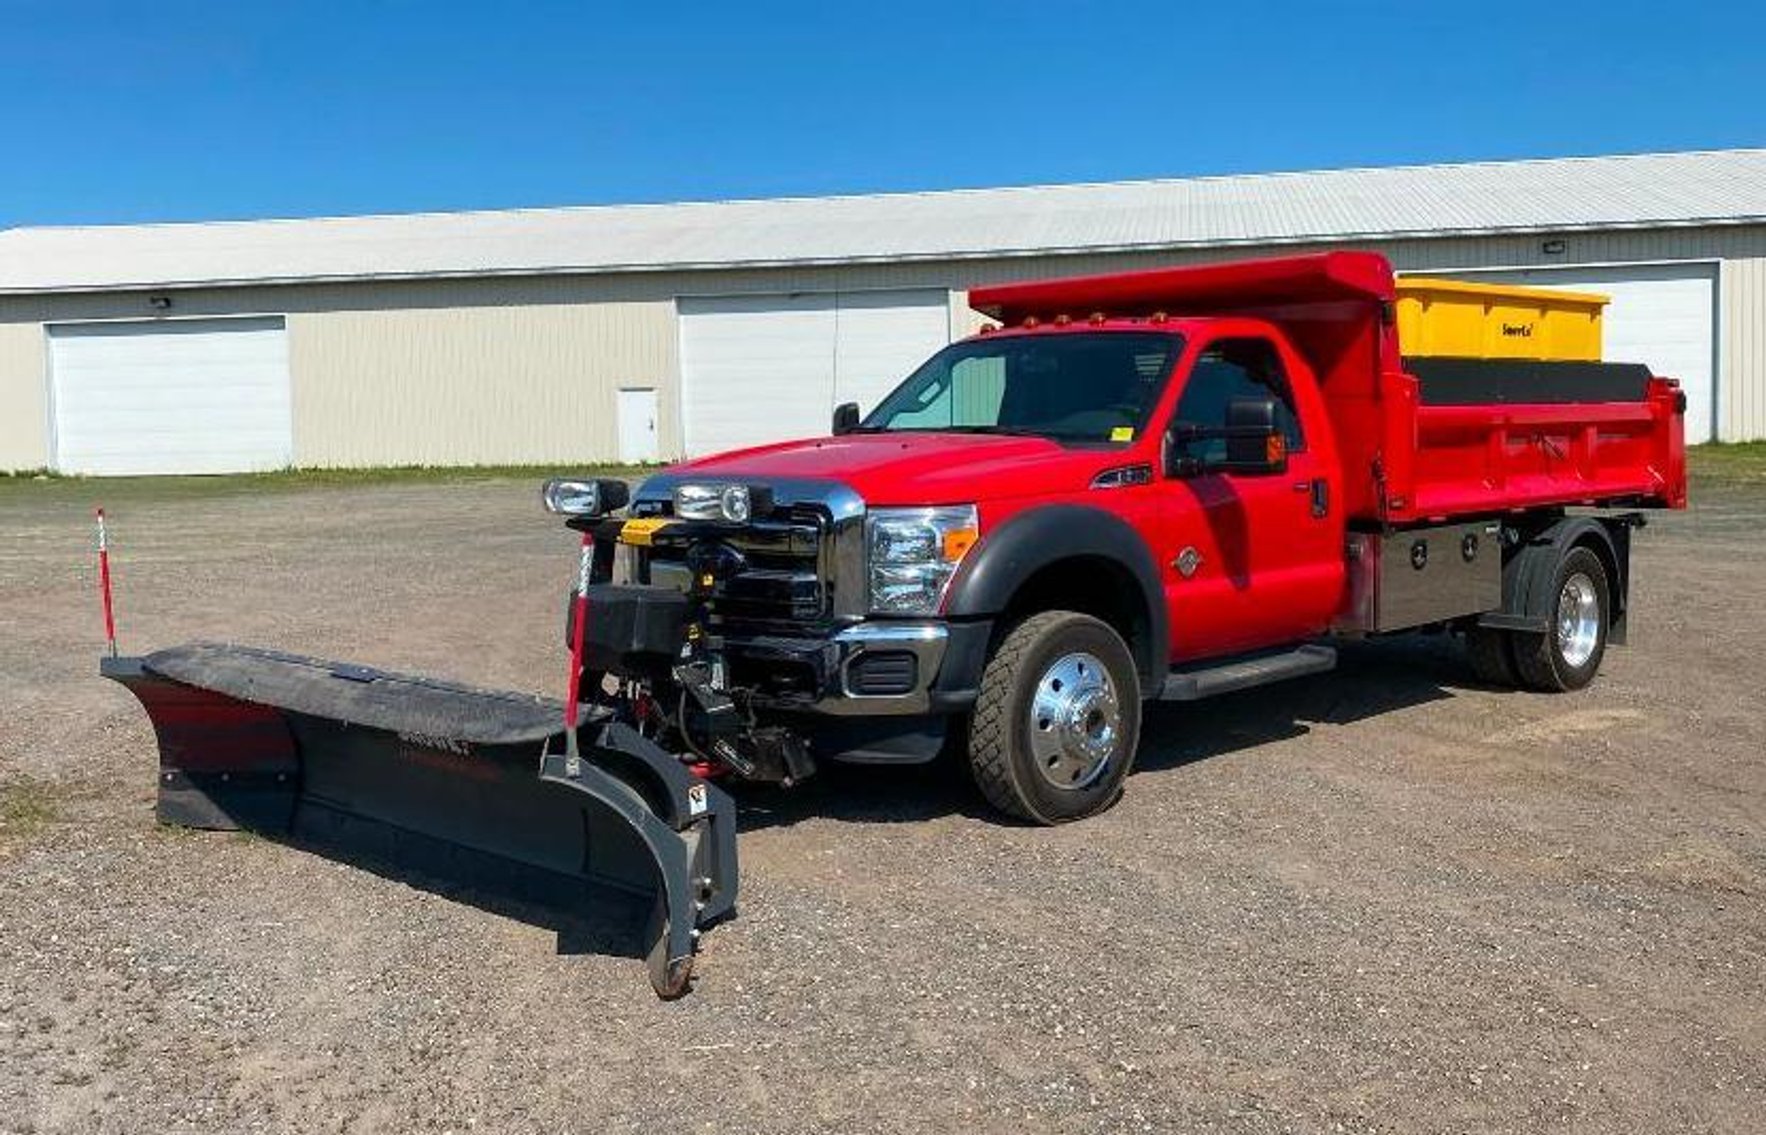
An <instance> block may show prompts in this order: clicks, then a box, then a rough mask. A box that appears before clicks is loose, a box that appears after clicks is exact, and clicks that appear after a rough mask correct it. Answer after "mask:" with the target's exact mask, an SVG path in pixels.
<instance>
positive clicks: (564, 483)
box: [540, 477, 631, 516]
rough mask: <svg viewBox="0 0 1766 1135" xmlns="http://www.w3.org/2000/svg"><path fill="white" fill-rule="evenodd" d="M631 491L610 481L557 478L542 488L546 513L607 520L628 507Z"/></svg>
mask: <svg viewBox="0 0 1766 1135" xmlns="http://www.w3.org/2000/svg"><path fill="white" fill-rule="evenodd" d="M630 497H631V490H630V489H629V488H627V487H626V483H625V482H624V481H616V480H614V479H612V478H611V477H602V478H590V477H554V478H552V479H551V480H550V481H547V482H546V483H545V484H544V485H542V486H540V502H541V503H542V504H544V505H545V506H546V511H547V512H556V513H561V514H563V515H564V516H605V515H606V514H607V513H610V512H612V511H614V510H615V509H620V508H624V507H625V503H626V501H627V500H628V499H630Z"/></svg>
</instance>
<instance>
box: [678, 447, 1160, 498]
mask: <svg viewBox="0 0 1766 1135" xmlns="http://www.w3.org/2000/svg"><path fill="white" fill-rule="evenodd" d="M1124 460H1126V459H1125V457H1124V455H1123V453H1122V452H1121V451H1120V450H1117V449H1114V448H1110V449H1104V448H1074V447H1071V446H1065V445H1061V444H1059V443H1057V442H1053V441H1049V440H1047V439H1044V438H1037V437H1002V436H998V435H990V434H944V433H892V434H847V435H846V436H844V437H824V438H811V439H808V440H805V441H788V442H781V443H780V444H777V445H768V446H761V447H759V448H756V449H742V450H737V451H735V452H733V453H720V454H717V455H716V456H713V457H702V458H699V459H698V460H695V461H688V462H684V463H682V464H680V465H676V466H675V467H674V468H672V469H670V470H669V475H670V479H671V480H673V479H676V478H680V479H690V478H691V477H693V476H696V475H703V476H706V477H716V478H718V479H720V480H722V479H727V480H746V481H754V482H758V483H762V484H764V483H766V482H768V481H778V480H791V479H810V480H819V481H839V482H840V483H842V484H845V485H847V486H849V487H851V488H852V489H853V490H854V491H856V492H857V493H858V494H859V495H860V496H861V497H863V498H864V499H865V501H866V503H867V504H871V505H935V504H963V503H968V502H973V501H982V500H989V499H995V500H997V499H1000V498H1004V497H1020V496H1035V495H1048V494H1053V493H1067V492H1075V491H1080V490H1083V489H1084V488H1085V487H1086V486H1087V485H1089V484H1090V483H1091V480H1092V478H1093V477H1094V476H1096V475H1097V473H1098V472H1099V471H1100V470H1102V469H1105V468H1108V467H1110V466H1112V465H1117V464H1121V463H1123V462H1124Z"/></svg>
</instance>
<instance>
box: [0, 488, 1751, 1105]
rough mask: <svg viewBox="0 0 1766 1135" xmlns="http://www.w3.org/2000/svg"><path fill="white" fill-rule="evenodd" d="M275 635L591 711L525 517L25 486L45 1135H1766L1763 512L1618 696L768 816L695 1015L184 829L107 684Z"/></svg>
mask: <svg viewBox="0 0 1766 1135" xmlns="http://www.w3.org/2000/svg"><path fill="white" fill-rule="evenodd" d="M99 488H102V489H103V492H104V493H105V495H106V498H107V499H106V502H105V503H106V504H108V505H109V506H110V509H111V512H112V514H113V517H114V527H115V546H116V556H117V561H118V562H117V575H118V586H119V588H120V596H119V606H120V617H121V621H122V626H123V636H124V646H125V649H129V648H135V649H147V648H151V647H153V646H161V645H168V644H171V643H174V642H178V641H183V640H186V639H191V638H197V637H221V638H230V639H233V640H236V641H244V642H259V643H265V644H271V645H278V646H282V647H286V648H288V649H292V650H298V651H303V652H309V653H314V654H320V655H324V656H329V657H337V658H350V659H357V660H361V661H366V662H372V663H375V664H379V665H383V666H386V667H389V668H414V669H418V670H426V671H433V672H438V673H442V674H447V675H451V676H454V677H459V678H463V679H466V680H470V681H474V682H479V683H482V684H487V685H493V686H509V687H513V688H519V689H534V690H546V691H552V690H554V689H555V688H556V687H557V686H558V684H559V679H560V678H561V677H562V674H563V666H562V661H561V658H560V655H559V649H558V645H557V644H558V626H557V620H558V615H559V598H558V596H559V592H560V590H561V588H562V587H563V586H564V585H565V581H566V580H567V579H568V577H569V574H570V571H571V566H572V562H571V561H572V552H571V538H570V535H569V534H568V533H566V532H564V531H563V530H562V529H560V528H559V527H557V526H556V525H555V524H553V523H551V522H550V521H549V520H548V519H547V518H545V517H543V516H542V515H540V514H539V513H538V509H537V505H536V503H535V500H534V493H533V486H532V484H531V483H529V482H528V481H526V480H462V481H459V482H457V483H439V482H395V483H389V484H379V485H375V484H358V485H349V484H343V485H335V484H321V485H312V486H303V485H299V484H295V485H283V486H275V487H268V488H266V487H264V486H261V485H260V486H256V487H240V486H238V485H223V486H218V487H209V488H192V487H190V486H189V485H187V484H183V483H176V482H174V483H167V484H162V485H146V486H143V485H140V484H120V485H107V486H92V485H80V484H77V483H66V482H50V483H41V484H39V483H23V484H20V483H0V792H3V793H4V796H3V797H0V1131H6V1132H14V1131H17V1132H25V1131H38V1132H41V1131H63V1130H69V1131H88V1130H92V1131H117V1132H125V1131H126V1132H136V1131H178V1130H205V1131H241V1130H299V1131H339V1132H357V1131H382V1130H386V1131H401V1130H422V1131H429V1130H435V1131H447V1130H451V1131H460V1132H464V1131H467V1130H479V1131H497V1132H522V1131H583V1132H616V1131H643V1132H646V1133H650V1135H654V1133H656V1132H661V1131H686V1130H728V1131H812V1130H849V1131H918V1130H958V1129H961V1130H966V1131H1013V1132H1017V1131H1026V1130H1072V1131H1158V1130H1172V1131H1243V1132H1263V1131H1272V1132H1273V1131H1392V1132H1422V1131H1479V1132H1482V1131H1540V1130H1547V1129H1554V1130H1556V1129H1561V1130H1570V1131H1612V1132H1628V1133H1629V1132H1640V1131H1736V1132H1743V1131H1759V1130H1762V1129H1763V1128H1766V903H1763V902H1762V896H1766V764H1763V762H1762V757H1761V754H1762V753H1766V683H1763V682H1762V680H1761V676H1760V666H1759V657H1760V644H1761V641H1762V631H1763V630H1766V625H1763V624H1766V616H1763V614H1762V612H1763V610H1766V575H1763V574H1762V573H1761V571H1760V566H1759V565H1760V563H1761V561H1762V559H1763V558H1766V491H1762V490H1760V489H1754V490H1741V489H1730V490H1721V491H1709V492H1706V493H1705V494H1704V495H1703V496H1702V498H1701V500H1700V505H1699V507H1698V508H1697V509H1696V510H1694V511H1693V512H1691V513H1688V514H1684V515H1677V516H1670V517H1664V518H1661V519H1659V520H1658V521H1657V523H1655V524H1654V525H1652V527H1651V528H1650V529H1649V530H1648V531H1647V532H1646V533H1644V534H1643V536H1642V538H1641V540H1640V544H1639V547H1638V552H1637V572H1638V585H1637V588H1636V592H1635V599H1636V614H1635V616H1634V618H1633V628H1632V630H1633V644H1634V645H1633V646H1631V647H1630V648H1629V649H1624V650H1617V651H1615V652H1613V653H1612V654H1610V655H1609V656H1608V663H1607V667H1606V671H1605V673H1604V675H1603V676H1602V678H1601V679H1600V680H1599V681H1598V682H1597V683H1596V685H1595V686H1594V687H1593V688H1592V689H1590V690H1588V691H1586V692H1585V693H1583V694H1580V695H1573V696H1568V697H1542V696H1534V695H1527V694H1516V693H1509V692H1498V691H1489V690H1483V689H1479V688H1477V687H1476V686H1475V685H1474V684H1473V683H1472V682H1471V680H1470V678H1469V676H1468V674H1467V672H1466V671H1465V670H1464V669H1463V667H1462V665H1461V662H1460V660H1459V657H1458V656H1457V654H1456V653H1455V651H1454V650H1453V649H1452V648H1451V646H1450V645H1448V644H1446V643H1442V642H1438V641H1430V640H1420V641H1415V642H1394V643H1387V644H1381V645H1378V646H1362V647H1356V648H1353V649H1350V650H1346V651H1345V659H1344V665H1343V667H1342V668H1341V670H1340V671H1339V672H1337V673H1336V674H1334V675H1331V676H1328V677H1325V678H1322V679H1316V680H1310V681H1305V682H1298V683H1294V684H1292V685H1290V686H1288V687H1278V688H1275V689H1272V690H1268V691H1262V692H1252V693H1248V694H1241V695H1237V696H1234V697H1231V698H1228V699H1224V700H1221V701H1218V702H1214V703H1204V704H1202V705H1199V706H1196V707H1194V708H1187V709H1161V710H1157V711H1155V713H1154V714H1153V716H1152V719H1151V721H1150V736H1149V738H1148V744H1147V745H1146V748H1145V751H1144V752H1143V757H1142V762H1141V771H1140V772H1139V773H1138V775H1136V776H1135V777H1134V778H1133V780H1132V781H1131V782H1130V784H1129V790H1128V795H1127V797H1126V799H1125V800H1124V801H1123V803H1122V804H1121V805H1120V806H1119V807H1117V808H1116V809H1115V810H1114V811H1112V812H1110V813H1109V814H1107V815H1105V816H1103V817H1100V818H1098V819H1095V820H1091V821H1088V822H1086V823H1083V824H1080V825H1076V826H1071V827H1067V828H1063V829H1059V830H1052V831H1050V830H1036V829H1028V828H1021V827H1011V826H1005V825H1002V824H998V823H995V822H992V821H991V820H989V819H988V818H987V817H986V816H985V815H984V814H982V813H981V811H980V809H979V807H978V806H977V804H976V803H975V801H974V799H973V798H972V797H971V795H970V794H969V793H968V791H966V790H965V789H964V788H963V787H962V786H961V785H959V784H957V783H956V782H955V781H954V780H953V778H951V777H949V776H947V775H940V774H938V773H937V772H917V773H907V772H900V771H895V772H891V771H888V770H881V771H878V770H873V771H862V770H855V771H852V772H848V773H845V774H843V775H834V776H830V777H827V778H824V779H821V780H818V781H817V782H815V783H814V784H813V785H812V786H810V787H807V788H805V789H803V790H801V791H799V792H797V793H793V794H790V795H788V796H784V797H776V798H767V799H764V800H763V801H762V802H761V803H763V804H765V805H766V806H765V807H755V808H751V809H750V811H749V813H748V816H747V823H746V827H747V830H746V831H745V834H744V835H743V837H742V840H743V842H742V853H743V857H744V863H743V870H744V876H743V892H742V904H741V917H740V918H739V919H737V920H736V921H734V922H732V923H729V924H727V925H725V926H723V927H720V928H719V929H717V930H716V931H714V932H713V933H711V934H710V935H708V937H707V939H706V950H705V953H704V955H703V957H702V959H701V962H700V966H699V973H700V981H699V984H698V987H697V989H696V991H695V992H694V993H693V995H691V996H690V997H688V998H687V999H685V1000H684V1001H681V1002H678V1003H674V1004H662V1003H659V1002H657V1001H656V1000H655V999H654V997H653V996H652V994H651V992H650V989H649V986H648V983H647V982H646V981H645V980H644V977H643V972H642V968H641V966H640V964H639V963H638V962H636V961H633V960H631V959H629V958H622V957H610V956H604V955H598V954H586V955H585V954H568V953H566V954H561V953H560V951H559V941H558V937H557V935H556V934H554V933H553V932H552V931H550V930H546V929H543V928H541V927H538V926H534V925H530V924H528V923H525V922H522V921H518V920H516V919H513V918H509V917H505V916H502V915H498V914H494V913H489V912H486V911H484V910H481V909H478V908H476V907H474V906H471V905H467V904H464V903H458V902H453V901H449V900H448V899H446V898H444V897H440V896H438V895H435V894H431V893H429V892H426V891H423V890H419V889H415V888H413V887H410V886H407V885H404V884H401V883H398V882H394V881H390V880H388V879H385V878H381V877H379V876H376V875H374V874H371V873H368V872H366V871H363V870H359V869H356V868H352V867H349V866H345V865H342V864H338V863H333V862H329V861H326V860H322V859H319V858H316V857H312V856H308V855H303V854H300V853H298V852H294V851H291V850H288V849H286V848H283V847H280V846H278V845H276V844H273V843H270V842H267V841H264V840H262V839H255V838H245V837H240V836H229V835H212V834H210V835H204V834H191V833H177V832H172V831H164V830H160V829H158V828H156V827H155V825H154V823H153V820H152V816H151V802H152V794H153V768H154V760H155V757H154V746H153V742H152V737H151V734H150V731H149V730H148V728H147V725H146V721H145V718H144V716H143V715H142V714H141V712H140V711H139V709H138V707H137V706H136V705H135V703H134V701H133V700H132V699H131V698H130V697H129V695H128V694H127V693H125V692H124V691H123V690H121V689H120V688H118V687H114V686H111V685H110V684H108V683H105V682H103V681H100V680H99V679H98V678H96V677H95V676H94V675H95V668H96V658H97V655H98V648H99V643H98V639H99V634H98V616H97V611H96V608H95V603H94V600H93V596H92V580H93V574H94V573H93V569H92V567H91V564H90V563H89V545H90V535H89V529H88V521H87V514H86V511H85V510H86V508H87V507H88V506H89V505H90V504H91V503H92V499H91V498H92V495H93V494H94V493H95V492H97V491H98V489H99Z"/></svg>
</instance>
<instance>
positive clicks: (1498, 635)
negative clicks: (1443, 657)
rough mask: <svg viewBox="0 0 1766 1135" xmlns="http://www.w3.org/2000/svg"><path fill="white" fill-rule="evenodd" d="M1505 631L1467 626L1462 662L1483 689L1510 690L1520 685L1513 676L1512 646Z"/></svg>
mask: <svg viewBox="0 0 1766 1135" xmlns="http://www.w3.org/2000/svg"><path fill="white" fill-rule="evenodd" d="M1512 637H1513V636H1511V635H1510V634H1509V632H1508V631H1500V630H1496V629H1495V628H1493V627H1471V628H1468V629H1467V631H1466V660H1467V661H1468V662H1470V663H1471V664H1472V673H1473V674H1476V675H1477V676H1478V681H1480V682H1483V683H1484V684H1485V685H1487V686H1499V687H1501V688H1503V689H1508V690H1512V689H1514V688H1515V687H1516V686H1518V685H1520V684H1521V679H1520V675H1518V674H1516V673H1515V655H1514V643H1513V642H1511V641H1510V640H1511V638H1512Z"/></svg>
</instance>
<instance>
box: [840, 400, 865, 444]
mask: <svg viewBox="0 0 1766 1135" xmlns="http://www.w3.org/2000/svg"><path fill="white" fill-rule="evenodd" d="M858 422H859V415H858V403H857V402H842V403H840V405H838V406H836V407H834V436H835V437H839V436H841V435H842V434H849V433H851V432H852V431H853V430H855V429H857V428H858Z"/></svg>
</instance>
